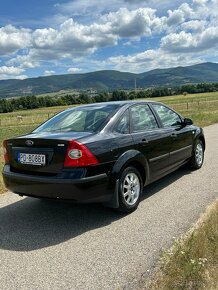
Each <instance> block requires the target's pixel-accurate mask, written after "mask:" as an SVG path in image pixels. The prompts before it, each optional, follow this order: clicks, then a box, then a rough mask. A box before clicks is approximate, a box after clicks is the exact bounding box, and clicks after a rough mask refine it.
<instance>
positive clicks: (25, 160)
mask: <svg viewBox="0 0 218 290" xmlns="http://www.w3.org/2000/svg"><path fill="white" fill-rule="evenodd" d="M18 162H20V163H22V164H30V165H45V162H46V159H45V155H43V154H28V153H18Z"/></svg>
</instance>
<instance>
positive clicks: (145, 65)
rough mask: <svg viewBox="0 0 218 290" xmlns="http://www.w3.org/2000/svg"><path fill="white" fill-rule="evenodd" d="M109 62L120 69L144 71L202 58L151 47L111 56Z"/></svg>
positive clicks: (183, 63) (197, 60) (189, 63)
mask: <svg viewBox="0 0 218 290" xmlns="http://www.w3.org/2000/svg"><path fill="white" fill-rule="evenodd" d="M107 62H108V63H110V64H113V65H114V66H115V68H116V69H118V70H122V71H130V72H144V71H148V70H151V69H156V68H168V67H175V66H179V65H191V64H196V63H199V62H202V60H201V58H200V57H195V58H193V57H192V56H189V55H181V54H174V55H171V54H169V53H166V52H164V51H163V50H161V49H157V50H153V49H151V50H146V51H144V52H141V53H136V54H133V55H128V56H123V55H121V56H118V57H110V58H109V59H108V60H107Z"/></svg>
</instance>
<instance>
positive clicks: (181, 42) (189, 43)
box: [161, 26, 218, 53]
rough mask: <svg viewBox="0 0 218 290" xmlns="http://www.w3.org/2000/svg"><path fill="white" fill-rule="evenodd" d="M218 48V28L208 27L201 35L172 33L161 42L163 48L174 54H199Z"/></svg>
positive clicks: (182, 32)
mask: <svg viewBox="0 0 218 290" xmlns="http://www.w3.org/2000/svg"><path fill="white" fill-rule="evenodd" d="M217 47H218V26H217V27H208V28H207V29H205V30H204V31H203V32H201V33H197V34H192V33H190V32H189V33H187V32H185V31H181V32H180V33H171V34H169V35H167V36H164V37H163V38H162V40H161V48H162V49H163V50H165V51H168V52H172V53H182V52H183V53H185V52H198V51H204V50H209V49H216V48H217Z"/></svg>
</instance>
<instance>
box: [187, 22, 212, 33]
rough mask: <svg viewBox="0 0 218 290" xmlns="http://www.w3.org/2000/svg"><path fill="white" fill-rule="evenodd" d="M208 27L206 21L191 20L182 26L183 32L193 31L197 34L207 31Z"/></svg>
mask: <svg viewBox="0 0 218 290" xmlns="http://www.w3.org/2000/svg"><path fill="white" fill-rule="evenodd" d="M206 25H207V22H206V21H204V20H202V21H201V20H190V21H187V22H185V23H183V24H182V25H181V29H182V30H185V31H187V30H192V31H196V32H201V31H202V30H203V29H205V27H206Z"/></svg>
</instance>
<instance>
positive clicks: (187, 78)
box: [0, 62, 218, 98]
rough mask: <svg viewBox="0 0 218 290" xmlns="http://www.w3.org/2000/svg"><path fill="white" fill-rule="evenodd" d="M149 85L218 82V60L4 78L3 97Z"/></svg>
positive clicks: (0, 84) (0, 92)
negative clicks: (134, 69)
mask: <svg viewBox="0 0 218 290" xmlns="http://www.w3.org/2000/svg"><path fill="white" fill-rule="evenodd" d="M135 80H136V82H137V87H141V88H148V87H155V86H166V87H175V86H181V85H184V84H197V83H202V82H206V83H211V82H218V64H217V63H209V62H207V63H201V64H197V65H193V66H187V67H181V66H180V67H176V68H168V69H155V70H151V71H148V72H144V73H140V74H134V73H128V72H119V71H115V70H102V71H96V72H90V73H83V74H65V75H55V76H45V77H37V78H28V79H25V80H1V81H0V97H3V98H4V97H13V96H23V95H32V94H35V95H36V94H44V93H51V92H56V91H60V90H68V89H78V90H80V89H89V88H92V89H96V90H98V91H110V90H115V89H133V88H134V85H135Z"/></svg>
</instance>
